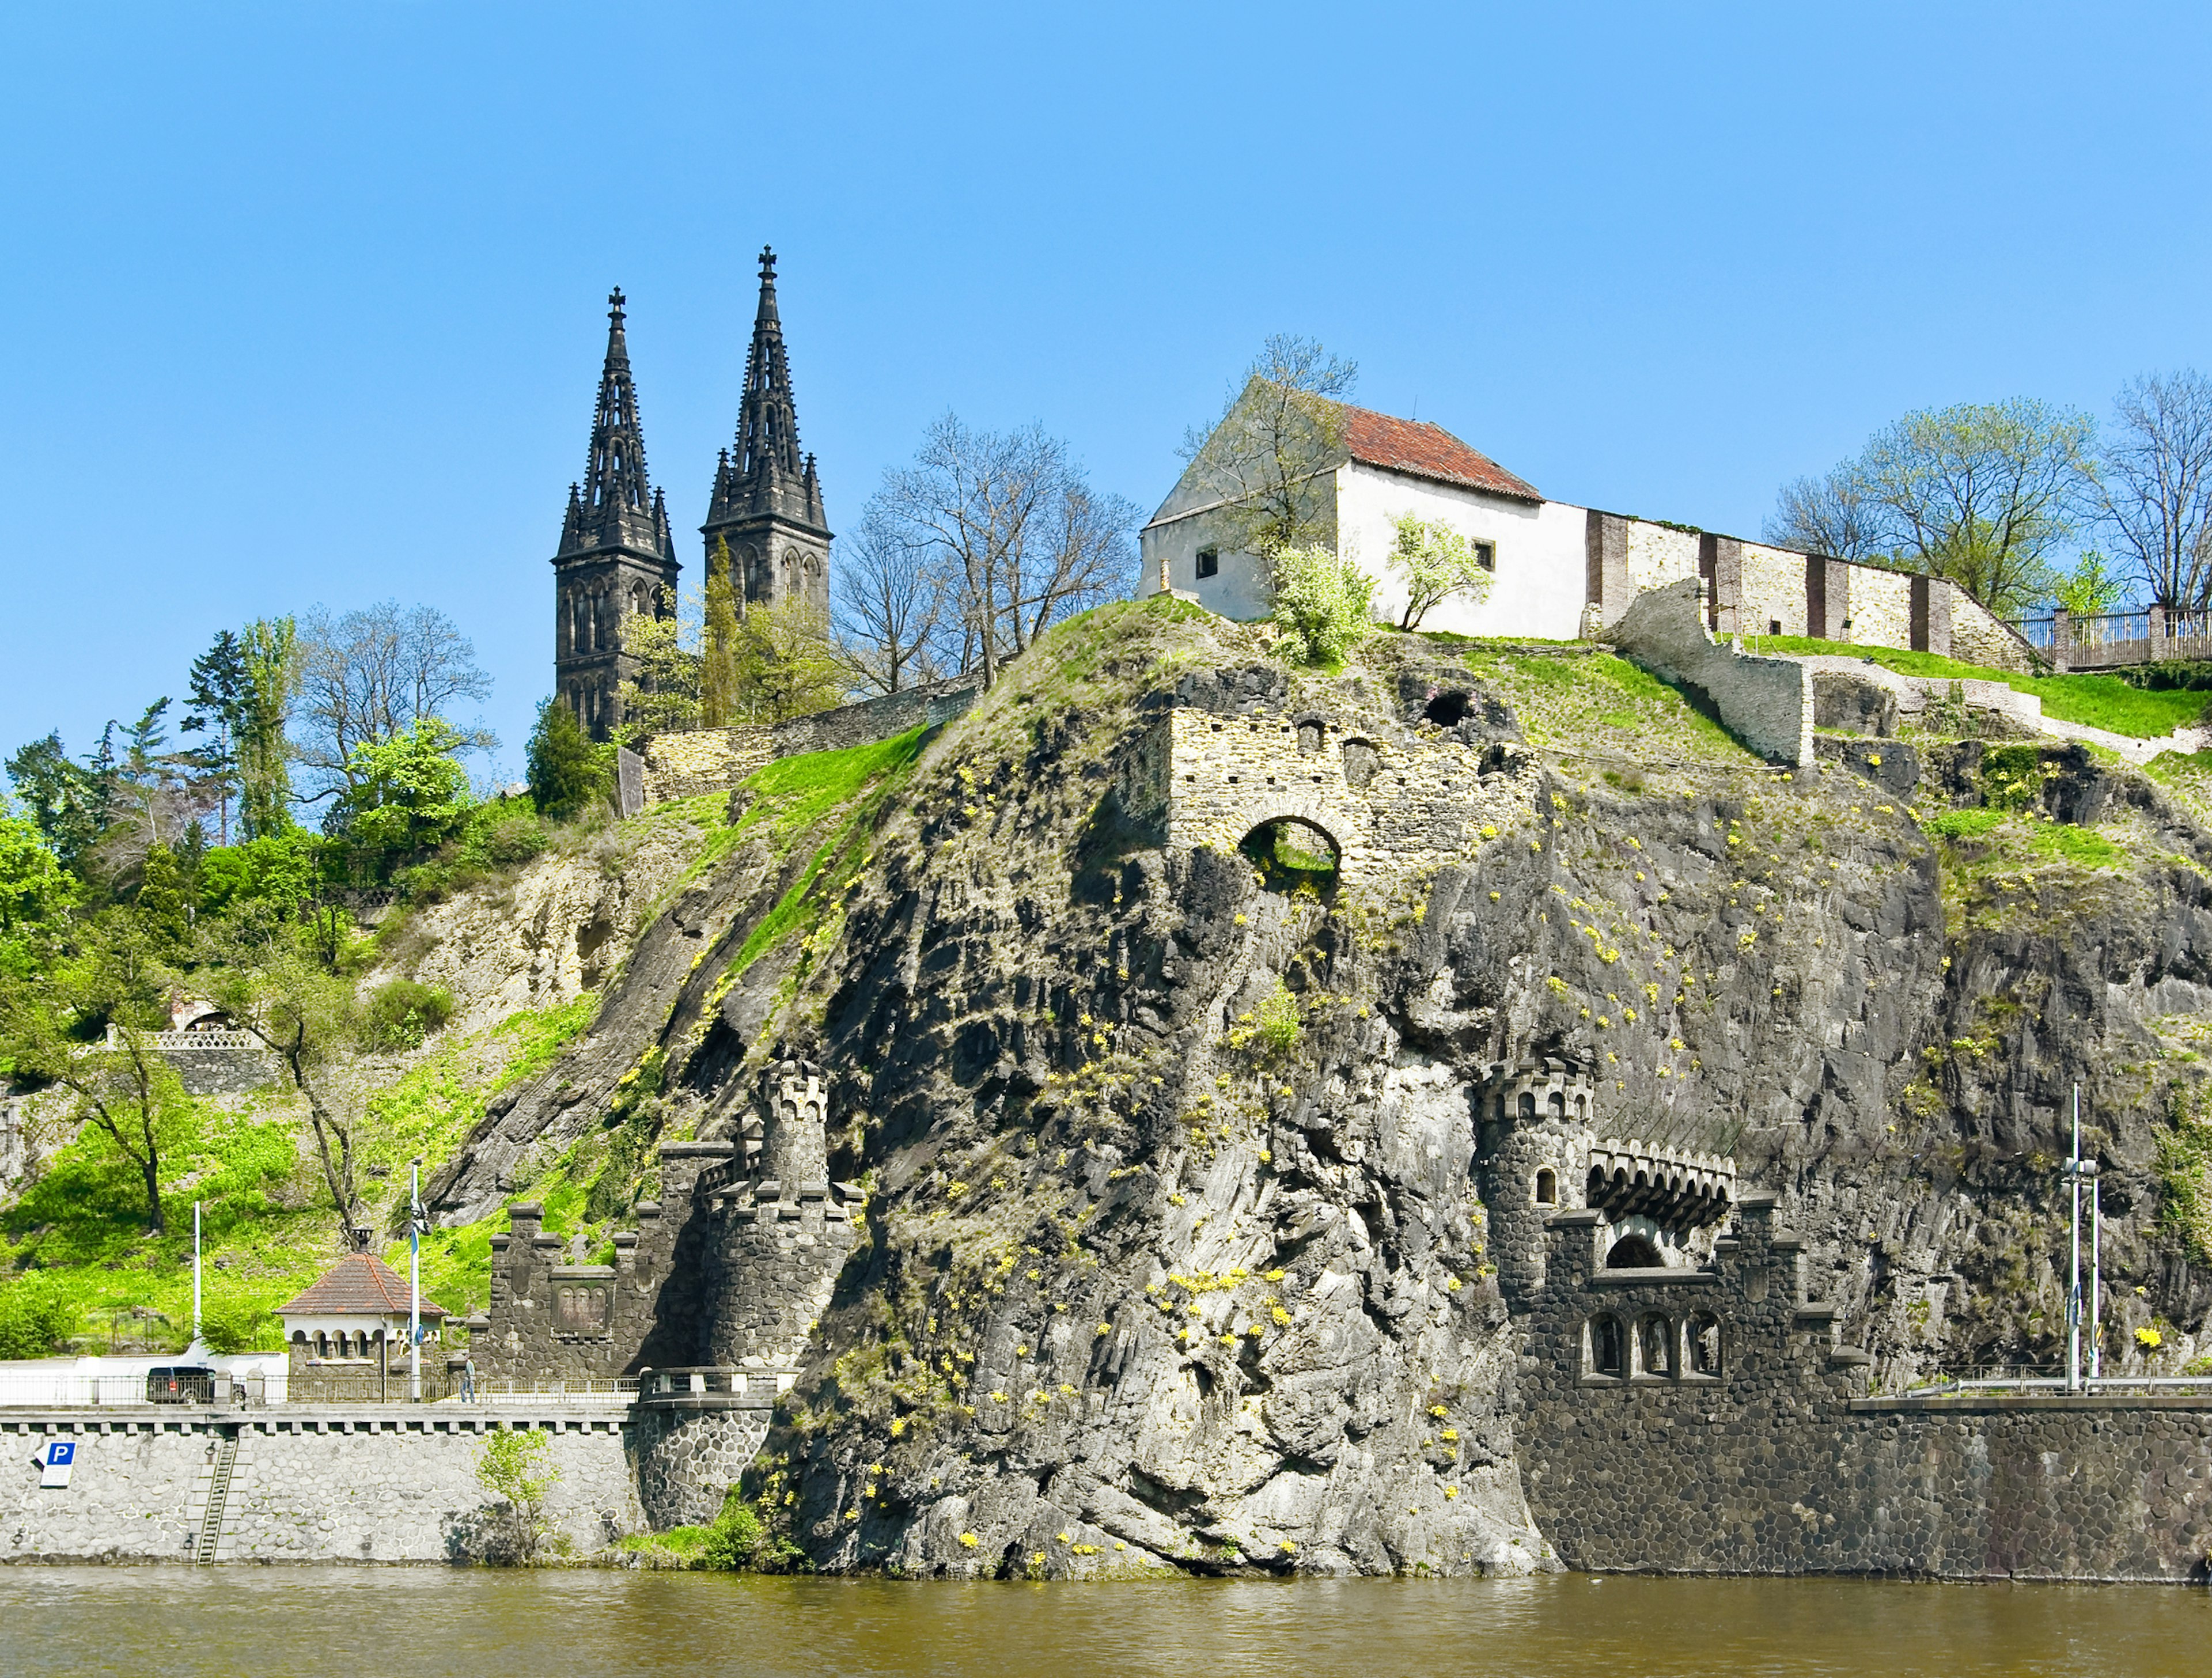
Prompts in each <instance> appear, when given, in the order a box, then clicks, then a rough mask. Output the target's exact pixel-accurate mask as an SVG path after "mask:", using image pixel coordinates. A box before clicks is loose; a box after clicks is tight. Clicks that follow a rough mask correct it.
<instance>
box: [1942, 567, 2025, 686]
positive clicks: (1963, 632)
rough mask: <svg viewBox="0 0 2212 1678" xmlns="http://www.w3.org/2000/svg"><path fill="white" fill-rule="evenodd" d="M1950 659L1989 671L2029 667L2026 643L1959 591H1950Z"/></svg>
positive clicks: (2022, 669)
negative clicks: (1984, 666)
mask: <svg viewBox="0 0 2212 1678" xmlns="http://www.w3.org/2000/svg"><path fill="white" fill-rule="evenodd" d="M1948 593H1949V594H1950V596H1951V656H1952V657H1953V658H1954V659H1959V660H1963V661H1965V662H1966V663H1967V664H1979V665H1987V666H1990V668H1991V669H1993V670H2021V671H2024V670H2027V669H2028V668H2029V667H2030V663H2031V661H2030V660H2029V658H2028V655H2027V642H2026V641H2022V640H2021V638H2020V635H2019V633H2018V632H2017V631H2016V630H2014V629H2008V628H2007V627H2006V626H2005V625H2004V624H2002V623H1999V622H1998V621H1997V619H1996V616H1995V615H1994V614H1992V613H1991V612H1990V611H1988V610H1987V609H1986V608H1984V606H1983V605H1982V604H1981V602H1979V601H1978V600H1975V599H1972V598H1970V597H1969V596H1968V595H1967V594H1966V593H1964V592H1963V591H1962V590H1960V589H1955V588H1954V589H1951V590H1949V591H1948Z"/></svg>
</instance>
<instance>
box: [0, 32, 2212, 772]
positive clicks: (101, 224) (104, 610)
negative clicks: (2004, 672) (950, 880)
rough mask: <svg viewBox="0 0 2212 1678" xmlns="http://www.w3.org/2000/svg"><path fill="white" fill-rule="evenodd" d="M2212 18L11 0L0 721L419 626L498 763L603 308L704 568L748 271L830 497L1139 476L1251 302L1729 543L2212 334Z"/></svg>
mask: <svg viewBox="0 0 2212 1678" xmlns="http://www.w3.org/2000/svg"><path fill="white" fill-rule="evenodd" d="M2209 25H2212V14H2208V13H2205V12H2200V11H2197V9H2195V8H2193V7H2188V6H2176V5H2154V4H2126V5H2120V6H2114V7H2102V8H2091V7H2081V6H2078V5H2077V6H2071V7H2066V8H2060V7H2055V6H2038V5H2032V4H2030V5H2021V4H2010V5H1990V6H1976V5H1940V6H1936V5H1929V4H1927V3H1924V0H1923V3H1917V4H1913V5H1910V6H1898V7H1891V6H1882V5H1871V4H1865V3H1858V4H1852V5H1826V6H1810V5H1784V6H1776V5H1773V4H1771V3H1768V4H1762V5H1757V6H1741V7H1736V6H1726V5H1699V6H1687V5H1641V6H1634V7H1630V6H1603V5H1587V4H1585V5H1550V6H1529V5H1519V6H1513V7H1486V6H1479V5H1473V4H1466V3H1462V4H1454V5H1445V6H1437V7H1433V8H1423V7H1412V6H1393V7H1353V6H1342V5H1339V6H1303V5H1296V4H1287V3H1270V4H1265V5H1245V4H1224V3H1211V4H1194V3H1188V0H1186V3H1183V4H1181V5H1175V6H1162V7H1153V6H1147V5H1142V4H1133V3H1122V4H1119V5H1114V6H1099V5H1093V6H1089V7H1080V8H1079V7H1073V6H1048V5H1038V4H1035V3H1030V4H1027V5H1020V6H1006V7H1002V8H981V7H963V6H956V5H935V6H915V5H911V4H905V5H897V6H884V7H880V8H875V7H861V6H840V5H834V4H815V5H811V6H793V5H789V4H784V5H778V6H775V7H750V6H737V5H684V4H652V3H633V4H621V3H617V4H609V3H605V0H600V3H596V4H591V5H576V4H566V3H559V0H530V3H526V4H525V3H512V4H486V3H465V0H441V3H435V4H433V3H395V0H386V3H361V0H353V3H347V0H325V3H316V4H313V5H307V4H299V3H288V4H283V5H267V6H251V5H235V4H234V5H222V4H212V3H210V4H198V5H191V6H179V5H175V4H173V3H167V0H164V3H159V4H100V3H91V0H86V3H79V4H70V5H44V6H34V5H32V4H29V3H27V0H15V3H13V4H10V5H8V6H7V7H6V8H5V9H4V15H0V64H4V65H5V68H6V80H7V93H6V97H5V99H4V100H0V144H4V148H5V165H4V168H0V194H4V204H5V216H6V221H5V227H6V239H5V245H4V260H0V305H4V313H5V319H6V320H7V322H8V330H7V332H6V334H5V338H4V343H5V346H6V348H5V352H4V353H5V357H6V362H5V365H6V378H7V381H8V386H9V395H10V398H11V399H10V400H9V403H8V404H7V407H6V410H5V411H4V416H0V495H4V498H5V501H6V503H7V505H8V506H9V508H11V514H10V517H9V520H8V523H9V532H10V542H9V553H10V557H9V566H8V573H7V575H8V580H9V589H8V597H7V605H6V610H5V611H4V612H0V660H4V663H0V672H4V674H0V751H4V750H9V749H12V748H13V747H14V745H16V744H18V743H20V742H21V741H22V740H24V739H28V738H31V737H33V736H35V735H38V734H42V733H45V732H46V730H47V729H48V728H52V727H59V728H60V729H61V730H62V731H63V733H64V738H65V739H66V741H67V743H68V744H69V745H70V748H71V749H72V750H74V751H82V749H84V748H85V747H86V746H87V745H88V744H89V743H90V738H91V736H93V735H94V734H95V733H97V730H98V728H99V726H100V722H101V721H102V720H105V719H106V718H107V717H109V716H118V717H128V716H131V715H135V714H136V713H137V711H138V709H139V708H141V707H143V705H144V704H145V703H146V702H148V701H149V700H150V699H152V698H154V697H155V696H159V695H161V694H163V693H172V694H178V695H179V696H181V693H182V690H183V685H184V680H185V668H186V666H188V664H189V663H190V661H191V657H192V656H193V654H196V653H197V652H198V651H199V650H201V649H202V648H203V647H204V646H205V645H206V643H207V641H208V640H209V639H210V636H212V635H213V634H214V633H215V632H216V630H217V629H222V628H223V627H226V626H236V625H238V624H240V623H243V622H244V621H246V619H248V618H251V617H255V616H259V615H264V614H270V613H276V612H283V611H297V610H300V609H302V608H304V607H306V606H307V605H312V604H313V603H316V602H323V603H325V604H327V605H331V606H332V607H333V608H343V607H345V606H349V605H359V604H363V603H366V602H368V601H371V600H374V599H382V598H387V597H390V598H396V599H399V600H400V601H402V602H403V603H409V602H413V601H417V600H421V601H428V602H430V603H432V604H434V605H438V606H440V607H441V608H442V609H443V610H445V611H447V612H448V613H450V614H451V615H452V616H453V618H454V619H455V620H456V621H457V622H459V624H460V625H461V626H462V628H463V629H465V631H466V632H467V633H468V634H470V635H471V636H473V637H474V639H475V641H476V645H477V651H478V654H479V655H480V657H481V659H482V660H483V663H484V665H485V666H486V667H487V668H489V670H490V671H491V672H492V673H493V675H494V676H495V678H496V679H497V684H498V688H497V694H496V696H495V701H494V702H493V704H492V706H491V707H490V708H489V721H490V722H491V723H492V724H493V726H494V727H496V728H497V729H498V730H499V731H500V732H501V734H502V735H503V736H504V737H505V739H506V742H507V745H506V746H505V748H504V749H503V751H502V752H501V763H502V765H503V767H504V768H505V769H506V770H507V772H508V773H510V774H512V773H514V772H516V771H518V770H519V766H520V761H521V750H520V748H521V743H522V741H523V739H524V738H525V737H526V733H527V730H528V722H529V717H530V714H531V712H532V708H533V706H534V704H535V702H537V701H538V699H539V698H540V697H541V696H543V695H544V693H545V692H546V691H548V690H549V689H550V677H551V652H552V649H551V640H552V621H553V620H552V609H551V571H550V566H549V565H548V563H547V562H548V560H549V559H550V556H551V553H552V550H553V546H554V543H555V540H556V537H557V535H558V532H559V527H560V518H561V509H562V502H563V499H564V496H565V493H566V489H567V486H568V482H569V480H570V479H571V478H574V477H578V476H579V475H580V472H581V471H582V467H583V464H584V450H585V443H586V436H587V433H588V429H589V424H590V418H591V404H592V394H593V391H594V388H595V384H596V380H597V377H598V372H599V356H600V355H601V352H602V350H603V347H604V342H605V337H604V335H605V313H604V311H605V301H604V300H605V294H606V291H607V289H608V288H609V287H610V286H611V285H613V284H616V283H620V284H621V285H622V286H623V288H624V289H626V290H627V292H628V293H629V299H630V311H631V312H630V318H629V327H630V344H631V350H632V354H633V358H634V361H635V367H636V370H637V376H638V382H639V388H640V393H641V404H642V410H643V416H644V423H645V435H646V445H647V459H648V461H649V463H650V465H651V467H652V470H653V479H654V481H655V483H659V484H660V485H662V486H664V487H665V489H666V490H667V492H668V497H669V502H670V506H671V514H672V515H673V517H674V519H675V521H676V524H677V527H678V532H679V536H680V537H681V538H682V541H683V544H684V546H683V549H682V552H683V554H684V558H685V561H686V562H687V566H689V567H690V568H692V570H690V571H687V576H690V575H695V573H696V564H697V558H698V554H697V538H696V526H697V524H698V522H699V520H700V519H701V518H702V516H703V515H704V513H705V510H706V500H707V494H708V487H709V484H710V482H711V478H712V474H713V470H714V452H715V450H716V448H717V447H720V446H721V445H722V444H723V443H725V442H726V441H728V439H729V436H730V434H731V432H732V428H733V425H734V423H735V420H736V416H737V402H738V385H739V380H740V375H741V371H742V367H743V359H744V347H745V339H746V333H747V330H748V328H749V327H750V321H751V313H752V301H753V288H754V266H753V256H754V253H755V252H757V251H758V250H759V249H760V247H761V246H762V245H763V243H773V244H774V246H775V248H776V250H777V252H778V253H779V256H780V258H781V264H780V279H781V297H782V303H783V316H784V321H785V325H786V329H787V336H788V340H789V343H790V346H791V358H792V366H793V377H794V380H795V384H796V388H797V395H798V403H799V426H800V436H801V441H802V442H803V444H804V445H805V447H808V448H810V449H812V450H814V451H816V452H817V453H818V454H819V455H820V457H821V464H822V476H823V485H824V489H825V493H826V495H827V498H828V502H829V514H830V521H831V523H832V525H833V526H842V525H846V524H849V523H851V522H852V521H853V520H854V518H855V516H856V515H857V514H858V512H859V510H860V505H861V503H862V502H864V501H865V500H866V496H867V494H868V492H869V490H870V489H872V487H873V485H874V484H875V483H876V482H877V480H878V477H880V475H881V474H882V472H883V471H884V468H885V467H886V466H888V465H894V464H896V463H898V462H899V461H901V460H902V459H904V458H906V457H907V456H908V455H909V454H910V453H911V452H912V450H913V448H914V446H915V442H916V441H917V439H918V436H919V434H920V432H921V428H922V427H923V426H924V425H925V424H926V423H927V422H928V421H929V420H930V419H931V418H932V417H933V416H936V415H938V414H939V413H942V412H944V411H945V410H946V409H948V408H950V409H952V410H957V412H958V413H959V414H960V415H961V416H962V417H963V419H966V420H967V421H969V423H973V424H976V425H982V426H990V427H998V426H1004V425H1010V424H1014V423H1022V422H1025V421H1029V420H1032V419H1034V420H1039V421H1042V423H1044V424H1045V425H1046V426H1047V427H1048V428H1049V429H1052V430H1054V431H1055V432H1057V433H1060V435H1065V436H1066V437H1068V438H1069V439H1071V440H1072V441H1073V444H1074V445H1075V447H1076V449H1077V450H1078V452H1079V454H1080V455H1081V456H1082V458H1083V459H1085V461H1086V462H1087V463H1088V465H1089V466H1090V468H1091V474H1092V477H1093V479H1094V481H1095V482H1096V483H1098V484H1099V485H1100V486H1101V487H1103V488H1106V489H1113V490H1115V491H1118V492H1120V493H1121V494H1124V495H1127V496H1129V497H1130V498H1131V499H1133V501H1135V502H1139V504H1141V505H1143V506H1145V507H1146V508H1150V507H1151V506H1152V505H1153V504H1154V503H1156V502H1158V499H1159V498H1160V497H1161V496H1162V495H1164V493H1165V491H1166V489H1168V487H1169V485H1170V483H1171V482H1172V480H1173V477H1174V475H1175V472H1176V458H1175V445H1176V442H1177V441H1178V440H1179V438H1180V436H1181V435H1182V430H1183V428H1184V427H1185V426H1186V425H1187V424H1188V423H1192V422H1194V421H1198V420H1203V419H1207V418H1210V417H1211V416H1212V413H1213V411H1214V410H1215V409H1216V408H1217V407H1218V404H1219V402H1220V400H1221V397H1222V392H1223V390H1224V387H1225V385H1226V384H1227V383H1228V381H1229V380H1231V377H1232V376H1233V375H1234V374H1236V373H1237V371H1238V369H1239V368H1242V366H1243V364H1244V362H1246V361H1247V360H1248V359H1249V356H1251V354H1252V352H1253V350H1255V347H1256V346H1257V344H1258V342H1259V340H1260V339H1261V337H1262V336H1264V335H1265V334H1266V333H1267V332H1269V331H1297V332H1304V333H1308V334H1310V335H1313V336H1316V337H1320V338H1322V340H1323V341H1324V342H1325V343H1326V344H1328V346H1329V347H1330V348H1331V349H1333V350H1336V351H1337V352H1339V353H1340V354H1342V355H1346V356H1352V357H1353V358H1355V359H1357V360H1358V362H1359V364H1360V367H1361V369H1362V381H1361V385H1360V391H1359V397H1360V399H1361V400H1362V401H1364V402H1365V403H1366V404H1369V405H1370V406H1374V407H1378V408H1381V409H1383V410H1388V411H1390V412H1393V413H1399V414H1414V413H1418V415H1419V417H1421V418H1424V419H1433V420H1436V421H1437V422H1439V423H1443V424H1444V425H1446V426H1448V427H1449V428H1450V429H1453V430H1454V431H1455V432H1457V433H1458V434H1459V435H1462V437H1464V438H1466V439H1467V440H1468V441H1469V442H1471V443H1473V444H1474V445H1475V446H1476V447H1479V448H1480V449H1483V450H1485V451H1486V452H1487V453H1491V454H1492V455H1494V456H1496V457H1497V458H1498V459H1499V460H1500V461H1502V462H1503V463H1504V465H1507V466H1509V467H1510V468H1511V469H1512V470H1513V471H1516V472H1518V473H1520V474H1521V475H1522V476H1523V477H1527V478H1528V479H1529V480H1531V481H1532V482H1534V483H1535V484H1536V485H1537V487H1538V488H1539V489H1542V490H1544V491H1545V492H1546V493H1547V494H1548V495H1553V496H1556V497H1559V499H1562V500H1566V501H1574V502H1585V503H1594V504H1596V505H1599V506H1602V507H1606V508H1611V509H1613V510H1616V511H1620V512H1627V513H1638V514H1646V515H1649V516H1654V517H1664V518H1669V519H1676V520H1686V521H1688V522H1692V523H1696V524H1699V525H1703V526H1707V527H1709V528H1715V529H1720V530H1725V531H1730V532H1738V533H1743V534H1755V533H1756V532H1757V528H1758V526H1759V522H1760V520H1762V519H1763V518H1764V517H1765V514H1766V513H1767V511H1768V509H1769V508H1770V507H1771V504H1772V501H1773V495H1774V490H1775V489H1776V486H1777V485H1778V483H1779V482H1781V481H1782V480H1784V479H1785V478H1788V477H1794V476H1796V475H1798V474H1800V473H1803V472H1808V471H1819V470H1820V469H1822V468H1825V467H1826V466H1827V465H1830V464H1832V462H1834V461H1835V460H1836V459H1838V458H1840V457H1842V456H1843V455H1844V454H1846V453H1850V452H1852V451H1853V450H1855V449H1856V448H1857V446H1858V445H1859V443H1860V442H1861V441H1863V438H1864V437H1865V436H1866V435H1867V434H1868V433H1869V431H1870V430H1872V429H1875V427H1877V426H1878V425H1881V424H1882V423H1885V422H1887V421H1888V420H1889V419H1892V418H1893V417H1894V416H1897V415H1898V414H1899V413H1900V412H1902V411H1904V410H1906V409H1908V408H1911V407H1914V406H1918V405H1923V404H1942V403H1948V402H1954V401H1966V400H1990V399H1996V398H2003V397H2008V396H2012V395H2017V394H2028V395H2034V396H2039V397H2043V398H2049V399H2051V400H2054V401H2060V402H2067V403H2073V404H2080V405H2082V406H2085V407H2088V408H2091V409H2093V410H2098V411H2100V412H2102V411H2103V410H2105V409H2106V406H2107V404H2108V403H2109V401H2110V398H2111V396H2112V392H2113V390H2114V389H2115V387H2116V386H2118V383H2119V382H2120V380H2123V379H2124V378H2125V377H2127V376H2129V375H2130V374H2135V373H2138V372H2142V371H2144V370H2148V369H2153V368H2173V367H2178V366H2182V365H2192V364H2193V365H2196V366H2197V367H2200V368H2212V342H2209V341H2208V340H2212V313H2208V310H2207V307H2206V303H2207V289H2208V284H2212V279H2208V277H2212V233H2209V232H2208V227H2207V214H2208V210H2207V200H2208V194H2207V188H2208V183H2212V168H2208V161H2212V159H2208V155H2207V153H2208V149H2212V147H2208V125H2212V98H2208V95H2207V92H2206V88H2207V72H2208V70H2212V57H2208V52H2207V47H2208V45H2212V27H2209Z"/></svg>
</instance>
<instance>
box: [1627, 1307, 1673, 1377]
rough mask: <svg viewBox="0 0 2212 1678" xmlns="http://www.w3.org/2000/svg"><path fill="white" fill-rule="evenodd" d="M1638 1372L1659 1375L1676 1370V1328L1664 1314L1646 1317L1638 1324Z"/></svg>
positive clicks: (1665, 1374)
mask: <svg viewBox="0 0 2212 1678" xmlns="http://www.w3.org/2000/svg"><path fill="white" fill-rule="evenodd" d="M1636 1372H1637V1373H1638V1375H1649V1376H1653V1377H1668V1376H1671V1375H1673V1374H1674V1324H1672V1323H1671V1322H1668V1320H1667V1319H1666V1318H1665V1317H1663V1316H1647V1317H1645V1318H1644V1320H1643V1321H1642V1322H1638V1324H1637V1325H1636Z"/></svg>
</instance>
